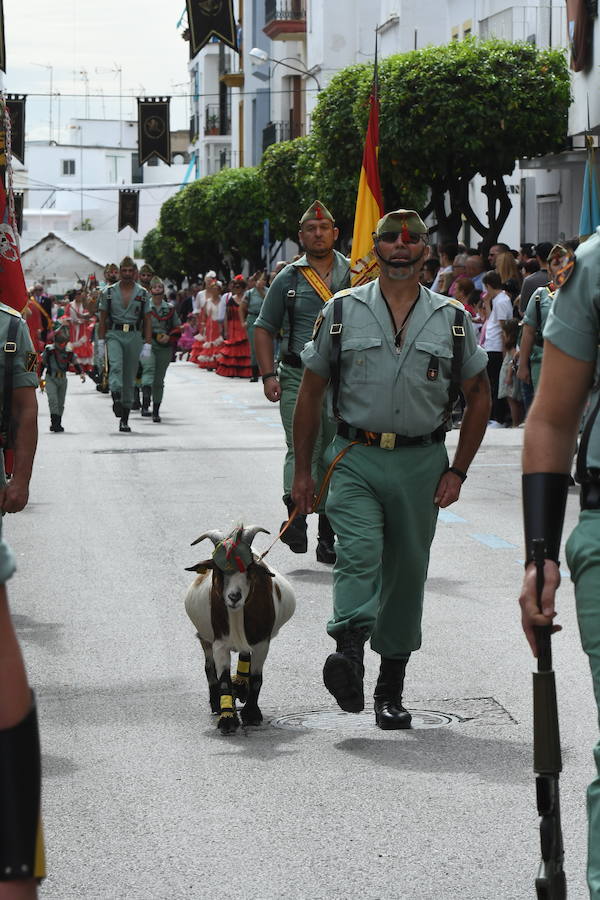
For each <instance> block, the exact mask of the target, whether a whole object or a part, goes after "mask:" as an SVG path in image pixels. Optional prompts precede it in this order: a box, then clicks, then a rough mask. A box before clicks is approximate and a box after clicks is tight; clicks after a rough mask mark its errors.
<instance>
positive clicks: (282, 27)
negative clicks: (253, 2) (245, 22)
mask: <svg viewBox="0 0 600 900" xmlns="http://www.w3.org/2000/svg"><path fill="white" fill-rule="evenodd" d="M302 3H303V0H287V2H282V0H265V27H264V28H263V31H264V33H265V34H266V35H267V37H269V38H271V40H272V41H297V40H299V39H300V38H301V37H302V35H303V34H306V9H305V8H304V6H303V5H302Z"/></svg>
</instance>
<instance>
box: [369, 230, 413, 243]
mask: <svg viewBox="0 0 600 900" xmlns="http://www.w3.org/2000/svg"><path fill="white" fill-rule="evenodd" d="M400 236H401V232H400V231H384V232H383V234H377V235H375V237H376V239H377V240H378V241H382V242H383V243H384V244H395V243H396V241H397V240H398V238H399V237H400ZM422 240H423V235H422V234H417V233H416V232H415V231H409V232H408V240H406V241H405V240H404V239H403V243H405V244H406V243H408V244H418V243H419V241H422Z"/></svg>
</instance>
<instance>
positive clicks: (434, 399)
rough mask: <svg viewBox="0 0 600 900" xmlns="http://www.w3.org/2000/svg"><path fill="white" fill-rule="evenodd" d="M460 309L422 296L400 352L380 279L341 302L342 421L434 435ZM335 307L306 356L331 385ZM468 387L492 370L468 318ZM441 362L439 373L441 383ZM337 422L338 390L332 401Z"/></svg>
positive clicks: (443, 406) (444, 403) (443, 409)
mask: <svg viewBox="0 0 600 900" xmlns="http://www.w3.org/2000/svg"><path fill="white" fill-rule="evenodd" d="M457 307H460V308H462V305H461V304H460V303H458V301H455V300H454V301H453V300H452V299H451V298H449V297H442V296H441V295H440V294H434V293H433V292H432V291H430V290H428V289H427V288H425V287H421V288H420V293H419V300H418V302H417V304H416V306H415V308H414V310H413V312H412V314H411V316H410V319H409V324H408V326H407V329H406V333H405V338H404V343H403V344H402V347H401V349H400V350H398V349H397V347H396V345H395V343H394V339H395V334H394V328H393V324H392V321H391V317H390V313H389V311H388V308H387V306H386V303H385V300H384V298H383V296H382V294H381V291H380V289H379V279H376V280H375V281H372V282H370V283H369V284H365V285H361V286H360V287H356V288H351V290H350V291H349V292H347V294H346V296H344V299H343V301H342V311H343V312H342V322H343V328H342V332H341V376H340V391H339V397H338V407H339V411H340V416H341V418H342V419H343V420H344V421H345V422H347V423H348V424H349V425H353V426H354V427H355V428H363V429H365V430H366V431H376V432H394V433H396V434H402V435H407V436H409V437H414V436H417V435H424V434H428V433H430V432H433V431H435V430H436V428H438V427H439V426H440V425H442V424H443V423H444V421H445V419H446V416H447V407H448V391H449V387H450V378H451V362H452V355H453V335H452V326H453V325H454V320H455V315H456V308H457ZM332 320H333V302H332V301H329V303H327V305H326V306H325V308H324V309H323V321H322V323H317V325H316V326H315V332H316V334H315V337H314V339H313V340H312V341H310V343H309V344H308V345H307V346H306V348H305V349H304V351H303V352H302V361H303V363H304V365H305V366H306V368H307V369H310V370H311V371H313V372H315V373H316V374H317V375H320V376H321V377H322V378H329V377H330V374H331V371H330V360H331V335H330V333H329V329H330V327H331V323H332ZM464 329H465V337H464V338H463V359H462V369H461V381H465V380H466V379H468V378H472V377H473V376H474V375H477V374H478V373H479V372H482V371H483V370H484V369H485V368H486V366H487V353H486V352H485V350H483V348H482V347H479V346H478V344H477V341H476V338H475V331H474V329H473V325H472V323H471V321H470V318H469V316H468V315H465V318H464ZM436 360H437V365H438V370H437V374H435V376H433V375H432V369H435V361H436ZM329 404H330V406H329V409H330V414H331V390H330V397H329Z"/></svg>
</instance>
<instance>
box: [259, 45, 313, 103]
mask: <svg viewBox="0 0 600 900" xmlns="http://www.w3.org/2000/svg"><path fill="white" fill-rule="evenodd" d="M248 56H250V57H251V61H252V65H253V66H260V65H262V63H266V62H272V63H274V65H273V69H274V68H275V66H285V68H286V69H291V70H292V72H297V73H298V74H299V75H308V77H309V78H313V79H314V81H315V84H316V85H317V92H319V93H320V92H321V85H320V83H319V79H318V78H317V76H316V75H313V73H312V72H309V71H308V69H299V68H298V67H297V66H290V64H289V63H287V62H284V61H283V60H282V59H274V58H273V57H272V56H269V54H268V53H266V52H265V51H264V50H261V49H260V47H253V48H252V50H249V51H248ZM289 59H294V62H301V60H299V59H295V58H294V57H291V56H290V57H289ZM271 71H272V70H271Z"/></svg>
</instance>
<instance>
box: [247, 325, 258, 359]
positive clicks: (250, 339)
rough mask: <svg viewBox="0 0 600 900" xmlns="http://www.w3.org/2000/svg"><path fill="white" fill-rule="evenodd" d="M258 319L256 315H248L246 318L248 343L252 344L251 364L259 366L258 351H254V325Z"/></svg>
mask: <svg viewBox="0 0 600 900" xmlns="http://www.w3.org/2000/svg"><path fill="white" fill-rule="evenodd" d="M257 319H258V316H257V315H256V314H255V313H248V315H247V316H246V334H247V335H248V343H249V344H250V364H251V365H252V366H257V365H258V362H257V360H256V351H255V349H254V323H255V322H256V320H257Z"/></svg>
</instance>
